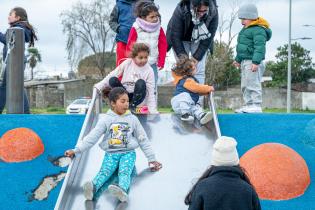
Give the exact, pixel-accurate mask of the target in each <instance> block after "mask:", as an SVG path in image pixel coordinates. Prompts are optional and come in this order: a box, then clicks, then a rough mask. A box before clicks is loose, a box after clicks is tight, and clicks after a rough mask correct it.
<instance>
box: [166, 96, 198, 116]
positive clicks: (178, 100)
mask: <svg viewBox="0 0 315 210" xmlns="http://www.w3.org/2000/svg"><path fill="white" fill-rule="evenodd" d="M171 104H172V108H173V110H174V112H175V113H176V114H180V115H183V114H186V113H189V114H191V115H192V116H195V117H196V118H197V119H200V116H201V114H202V113H203V112H204V111H203V109H202V108H201V106H199V104H195V102H194V101H193V100H192V98H191V96H190V95H189V93H180V94H178V95H176V96H174V97H173V98H172V100H171Z"/></svg>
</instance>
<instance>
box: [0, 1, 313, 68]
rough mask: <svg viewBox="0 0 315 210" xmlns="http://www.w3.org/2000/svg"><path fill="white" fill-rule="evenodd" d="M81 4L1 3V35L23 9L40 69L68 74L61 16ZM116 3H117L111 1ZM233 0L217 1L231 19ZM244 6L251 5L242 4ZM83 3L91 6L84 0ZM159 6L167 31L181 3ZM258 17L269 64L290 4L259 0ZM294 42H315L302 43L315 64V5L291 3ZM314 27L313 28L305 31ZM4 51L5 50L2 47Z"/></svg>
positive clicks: (282, 40) (284, 36)
mask: <svg viewBox="0 0 315 210" xmlns="http://www.w3.org/2000/svg"><path fill="white" fill-rule="evenodd" d="M77 1H78V0H1V7H0V31H1V32H5V30H6V29H7V28H8V24H7V16H8V13H9V11H10V10H11V9H12V8H13V7H15V6H22V7H24V8H25V9H26V10H27V12H28V16H29V21H30V23H32V24H33V25H34V26H35V27H36V29H37V31H38V37H39V41H38V43H37V44H36V46H37V47H38V48H39V50H40V52H41V54H42V60H43V62H42V64H41V65H40V68H41V69H45V70H49V71H51V72H54V71H55V72H56V73H57V72H60V71H63V72H67V71H69V66H68V63H67V59H66V51H65V43H66V37H65V36H64V34H63V32H62V25H61V19H60V13H61V12H62V11H64V10H68V9H70V8H71V5H73V4H74V3H75V2H77ZM112 1H113V3H114V2H115V1H114V0H112ZM231 1H232V0H217V2H218V4H219V12H220V13H221V14H222V13H224V14H225V15H228V14H229V13H230V11H231V5H230V3H229V2H231ZM239 1H241V2H242V3H245V2H250V1H246V0H243V1H242V0H239ZM83 2H90V1H88V0H83ZM155 2H156V3H157V4H159V6H160V12H161V15H162V21H163V22H162V25H163V27H164V28H165V30H166V25H167V22H168V20H169V18H170V16H171V15H172V12H173V10H174V9H175V7H176V4H177V3H178V2H179V0H155ZM252 2H255V3H256V4H257V7H258V10H259V16H262V17H264V18H265V19H267V20H268V21H269V23H270V25H271V29H272V31H273V37H272V39H271V41H269V42H268V44H267V56H266V57H267V60H273V59H274V56H275V54H276V51H277V50H276V49H277V47H279V46H281V45H284V44H286V43H287V42H288V25H289V18H288V16H289V12H288V11H289V3H288V2H289V0H277V1H273V0H256V1H252ZM292 2H293V3H292V38H300V37H311V38H313V39H312V40H304V41H299V42H300V43H301V44H302V46H303V47H304V48H306V49H308V50H310V51H311V56H312V57H313V62H315V21H314V18H315V15H314V8H315V1H314V0H292ZM305 24H311V25H313V26H311V27H303V25H305ZM240 29H241V24H240V21H239V20H237V21H236V22H235V24H234V27H233V31H234V32H235V33H237V32H238V31H239V30H240ZM1 47H2V46H1Z"/></svg>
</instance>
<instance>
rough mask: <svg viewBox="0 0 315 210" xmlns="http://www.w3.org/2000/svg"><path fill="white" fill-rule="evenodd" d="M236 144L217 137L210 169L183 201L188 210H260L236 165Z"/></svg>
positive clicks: (240, 169) (247, 182) (237, 162)
mask: <svg viewBox="0 0 315 210" xmlns="http://www.w3.org/2000/svg"><path fill="white" fill-rule="evenodd" d="M236 144H237V143H236V141H235V140H234V139H233V138H230V137H221V138H219V139H218V140H217V141H216V142H215V144H214V146H213V152H212V163H211V165H212V166H211V167H210V168H209V169H208V170H207V171H206V172H205V173H204V174H203V175H202V177H201V178H200V179H199V180H198V182H197V183H196V184H195V186H194V187H193V188H192V190H191V191H190V192H189V194H188V195H187V196H186V198H185V204H186V205H189V210H260V209H261V207H260V202H259V198H258V196H257V193H256V191H255V189H254V187H253V186H252V184H251V183H250V180H249V178H248V177H247V175H246V173H245V172H244V170H243V169H242V168H241V167H240V166H239V158H238V154H237V151H236Z"/></svg>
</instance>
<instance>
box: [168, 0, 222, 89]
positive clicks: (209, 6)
mask: <svg viewBox="0 0 315 210" xmlns="http://www.w3.org/2000/svg"><path fill="white" fill-rule="evenodd" d="M217 27H218V10H217V5H216V0H182V1H181V2H180V3H179V4H178V5H177V7H176V9H175V11H174V13H173V16H172V18H171V19H170V21H169V23H168V26H167V32H166V37H167V42H168V46H169V49H170V48H173V50H174V52H175V56H176V57H179V56H180V55H182V54H184V55H187V56H189V54H190V53H191V55H192V58H193V59H195V61H196V63H197V73H196V78H197V79H198V81H199V82H200V83H201V84H204V81H205V63H206V62H205V61H206V53H207V51H208V50H209V49H210V48H211V46H212V42H213V38H214V36H215V32H216V30H217Z"/></svg>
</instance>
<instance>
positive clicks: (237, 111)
mask: <svg viewBox="0 0 315 210" xmlns="http://www.w3.org/2000/svg"><path fill="white" fill-rule="evenodd" d="M246 108H247V106H242V107H241V108H239V109H235V110H234V112H235V113H245V112H244V111H245V110H246Z"/></svg>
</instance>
